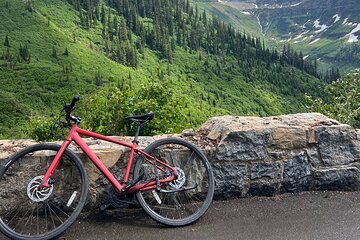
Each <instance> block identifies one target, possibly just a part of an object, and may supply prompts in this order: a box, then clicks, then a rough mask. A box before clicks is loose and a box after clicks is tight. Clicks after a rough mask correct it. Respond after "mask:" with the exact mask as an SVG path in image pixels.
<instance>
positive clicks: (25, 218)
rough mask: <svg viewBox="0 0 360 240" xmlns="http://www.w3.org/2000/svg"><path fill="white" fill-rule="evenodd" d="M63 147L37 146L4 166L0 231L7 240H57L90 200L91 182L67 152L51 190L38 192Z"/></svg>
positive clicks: (17, 155) (13, 156)
mask: <svg viewBox="0 0 360 240" xmlns="http://www.w3.org/2000/svg"><path fill="white" fill-rule="evenodd" d="M60 147H61V146H60V145H57V144H36V145H33V146H30V147H27V148H25V149H23V150H21V151H19V152H18V153H16V154H14V155H12V156H11V157H10V158H9V160H8V161H7V162H6V163H5V164H4V165H2V166H1V172H0V203H1V204H0V231H1V232H2V233H3V234H4V235H6V236H7V237H9V238H11V239H20V240H34V239H37V240H47V239H54V238H57V237H59V236H60V235H61V234H63V233H64V232H65V231H66V230H67V229H68V228H69V227H70V226H71V224H73V223H74V221H75V220H76V218H77V217H78V216H79V214H80V212H81V210H82V209H83V207H84V205H85V202H86V199H87V194H88V179H87V175H86V172H85V169H84V166H83V163H82V161H81V160H80V159H79V158H78V157H77V156H76V155H75V154H74V153H73V152H72V151H70V150H69V149H66V150H65V152H64V154H63V156H62V159H61V160H60V163H59V165H58V167H57V168H56V170H55V172H54V173H53V175H52V176H51V180H52V181H53V182H52V184H50V185H51V187H50V188H47V189H44V190H42V191H40V190H39V189H38V188H37V186H39V184H40V182H41V178H42V177H43V175H44V174H45V172H46V170H47V168H48V166H49V165H50V163H51V162H52V159H53V157H54V156H55V155H56V153H57V152H58V151H59V149H60ZM77 174H78V175H77ZM9 186H12V188H11V189H10V188H9ZM79 193H80V196H79ZM4 203H6V205H4ZM75 204H76V206H75ZM14 218H15V219H14ZM15 224H16V225H15Z"/></svg>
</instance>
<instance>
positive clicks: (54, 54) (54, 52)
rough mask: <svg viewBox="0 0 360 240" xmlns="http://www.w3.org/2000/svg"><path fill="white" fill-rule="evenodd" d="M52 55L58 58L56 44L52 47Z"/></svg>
mask: <svg viewBox="0 0 360 240" xmlns="http://www.w3.org/2000/svg"><path fill="white" fill-rule="evenodd" d="M51 56H52V57H53V58H57V53H56V48H55V46H53V47H52V53H51Z"/></svg>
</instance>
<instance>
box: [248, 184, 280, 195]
mask: <svg viewBox="0 0 360 240" xmlns="http://www.w3.org/2000/svg"><path fill="white" fill-rule="evenodd" d="M276 185H277V184H276V183H268V182H266V183H251V185H250V188H249V191H248V195H249V196H264V197H271V196H273V195H274V194H275V193H276Z"/></svg>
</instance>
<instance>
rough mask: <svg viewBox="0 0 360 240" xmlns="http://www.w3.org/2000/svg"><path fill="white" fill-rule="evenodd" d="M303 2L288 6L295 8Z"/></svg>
mask: <svg viewBox="0 0 360 240" xmlns="http://www.w3.org/2000/svg"><path fill="white" fill-rule="evenodd" d="M303 2H304V1H301V2H299V3H295V4H293V5H290V7H296V6H299V5H300V4H302V3H303Z"/></svg>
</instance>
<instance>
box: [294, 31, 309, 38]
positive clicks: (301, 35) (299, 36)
mask: <svg viewBox="0 0 360 240" xmlns="http://www.w3.org/2000/svg"><path fill="white" fill-rule="evenodd" d="M308 32H309V30H307V31H305V32H302V33H300V34H299V35H297V36H296V37H295V38H294V40H297V39H299V38H302V37H304V35H305V34H307V33H308Z"/></svg>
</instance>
